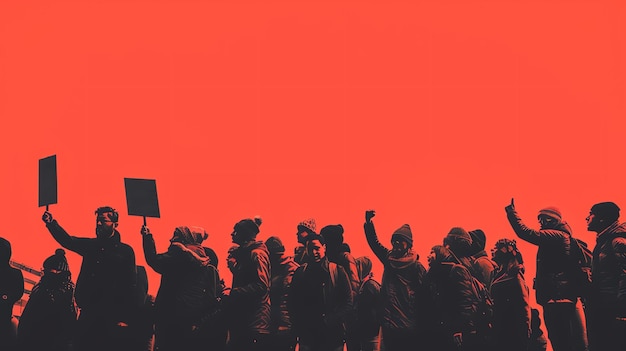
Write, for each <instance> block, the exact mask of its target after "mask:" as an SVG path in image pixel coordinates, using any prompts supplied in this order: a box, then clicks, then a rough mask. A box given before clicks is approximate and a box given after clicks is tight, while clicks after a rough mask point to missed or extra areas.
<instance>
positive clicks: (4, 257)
mask: <svg viewBox="0 0 626 351" xmlns="http://www.w3.org/2000/svg"><path fill="white" fill-rule="evenodd" d="M10 259H11V243H9V241H8V240H6V239H4V238H0V282H1V284H0V345H2V346H3V348H4V349H5V350H7V351H12V350H13V348H14V347H15V344H16V335H15V329H14V326H13V320H12V317H13V305H14V304H15V303H16V302H17V301H19V300H20V299H21V298H22V295H23V294H24V277H23V275H22V271H20V270H19V269H17V268H13V267H11V266H10V264H9V261H10Z"/></svg>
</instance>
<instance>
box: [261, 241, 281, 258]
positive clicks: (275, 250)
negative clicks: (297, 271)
mask: <svg viewBox="0 0 626 351" xmlns="http://www.w3.org/2000/svg"><path fill="white" fill-rule="evenodd" d="M265 246H266V247H267V251H269V253H270V258H272V257H282V256H283V254H284V253H285V246H284V245H283V242H282V240H280V238H279V237H277V236H270V237H269V238H267V240H265Z"/></svg>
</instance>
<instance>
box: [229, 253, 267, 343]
mask: <svg viewBox="0 0 626 351" xmlns="http://www.w3.org/2000/svg"><path fill="white" fill-rule="evenodd" d="M232 256H233V257H234V258H235V260H236V261H237V265H236V266H235V267H234V268H233V283H232V290H231V292H230V296H229V298H228V305H229V308H230V313H229V315H230V316H231V317H232V318H233V319H235V320H233V321H231V324H230V330H231V334H233V335H236V336H238V335H246V336H248V337H249V336H254V335H256V334H268V333H269V331H270V314H271V311H270V279H271V270H270V260H269V252H268V251H267V247H266V246H265V244H264V243H263V242H262V241H250V242H248V243H246V244H243V245H241V246H239V247H237V248H236V249H234V250H233V252H232Z"/></svg>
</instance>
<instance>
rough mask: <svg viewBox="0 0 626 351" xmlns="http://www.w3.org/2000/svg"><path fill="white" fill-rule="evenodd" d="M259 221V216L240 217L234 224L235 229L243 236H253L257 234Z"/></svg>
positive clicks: (260, 221)
mask: <svg viewBox="0 0 626 351" xmlns="http://www.w3.org/2000/svg"><path fill="white" fill-rule="evenodd" d="M261 223H262V220H261V217H258V216H257V217H254V219H250V218H246V219H242V220H240V221H239V222H237V224H235V231H236V232H238V233H240V234H243V235H245V236H249V237H255V236H256V235H257V234H259V226H260V225H261Z"/></svg>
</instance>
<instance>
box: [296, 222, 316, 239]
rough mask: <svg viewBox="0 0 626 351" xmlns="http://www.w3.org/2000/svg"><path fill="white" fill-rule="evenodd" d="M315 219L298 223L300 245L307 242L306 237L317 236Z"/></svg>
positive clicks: (297, 234)
mask: <svg viewBox="0 0 626 351" xmlns="http://www.w3.org/2000/svg"><path fill="white" fill-rule="evenodd" d="M315 228H316V225H315V219H314V218H307V219H305V220H303V221H302V222H300V223H298V226H297V230H298V232H297V233H296V236H297V237H298V242H299V243H300V244H304V243H305V242H306V237H307V236H308V235H313V234H315Z"/></svg>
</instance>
